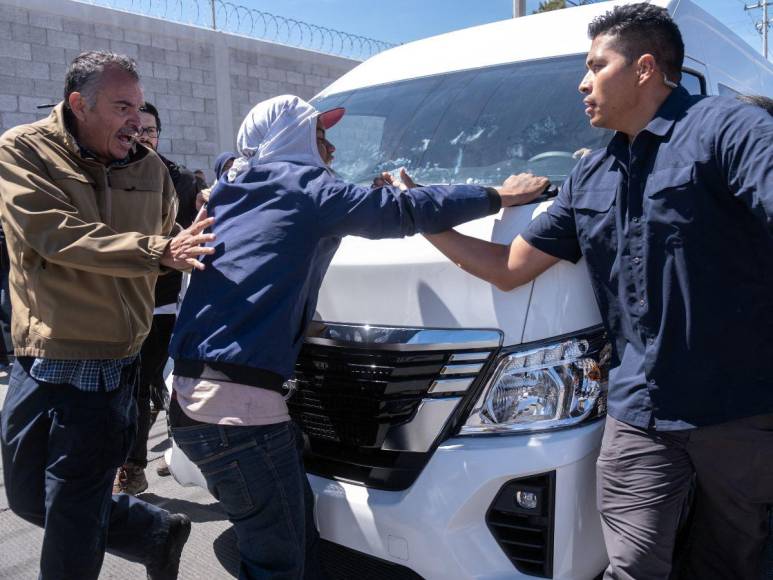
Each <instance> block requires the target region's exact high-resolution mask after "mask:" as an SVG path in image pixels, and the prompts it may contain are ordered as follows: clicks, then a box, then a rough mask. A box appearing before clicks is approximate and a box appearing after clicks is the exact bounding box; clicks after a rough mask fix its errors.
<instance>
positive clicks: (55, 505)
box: [0, 357, 169, 580]
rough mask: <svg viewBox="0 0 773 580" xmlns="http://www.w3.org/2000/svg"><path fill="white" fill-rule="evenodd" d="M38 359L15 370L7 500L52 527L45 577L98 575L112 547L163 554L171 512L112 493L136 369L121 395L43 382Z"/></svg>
mask: <svg viewBox="0 0 773 580" xmlns="http://www.w3.org/2000/svg"><path fill="white" fill-rule="evenodd" d="M32 360H33V359H31V358H26V357H25V358H19V359H17V364H15V365H14V366H13V371H12V372H11V376H10V380H9V385H8V393H7V396H6V398H5V404H4V405H3V409H2V415H1V416H0V442H1V444H2V458H3V472H4V476H5V491H6V494H7V496H8V505H9V507H10V508H11V510H13V512H14V513H15V514H17V515H18V516H20V517H22V518H24V519H25V520H27V521H29V522H31V523H33V524H35V525H37V526H41V527H43V528H44V530H45V531H44V534H43V546H42V549H41V555H40V578H41V579H43V580H48V579H54V578H56V579H58V578H61V579H68V580H72V579H73V578H77V579H78V580H90V579H95V580H96V578H98V576H99V570H100V568H101V567H102V560H103V559H104V553H105V550H106V549H107V551H109V552H110V553H112V554H116V555H118V556H121V557H123V558H126V559H127V560H131V561H132V562H140V563H143V564H147V563H148V562H149V561H150V559H155V558H158V557H159V555H160V553H161V550H162V549H163V544H164V542H165V541H166V537H167V534H168V531H169V514H168V512H166V511H165V510H162V509H160V508H157V507H155V506H153V505H150V504H147V503H145V502H143V501H140V500H138V499H136V498H134V497H131V496H129V495H125V494H118V495H111V490H112V485H113V478H114V476H115V470H116V468H117V467H118V466H120V465H121V464H122V463H123V461H124V459H125V457H126V453H127V451H128V450H129V447H130V446H131V443H132V440H133V439H134V431H135V427H134V420H135V406H134V404H133V401H132V387H133V381H132V379H133V376H134V373H133V371H132V369H128V370H126V371H125V372H124V376H123V377H122V385H121V386H120V387H119V388H118V389H116V390H115V391H111V392H109V393H105V392H96V393H91V392H84V391H81V390H78V389H76V388H75V387H73V386H72V385H66V384H51V383H44V382H40V381H37V380H36V379H34V378H32V377H31V376H30V375H29V369H30V366H31V365H32Z"/></svg>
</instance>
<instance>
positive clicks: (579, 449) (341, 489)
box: [309, 421, 606, 580]
mask: <svg viewBox="0 0 773 580" xmlns="http://www.w3.org/2000/svg"><path fill="white" fill-rule="evenodd" d="M602 432H603V421H596V422H593V423H591V424H588V425H584V426H582V427H576V428H573V429H566V430H563V431H555V432H548V433H538V434H518V435H506V436H478V437H456V438H453V439H449V440H448V441H446V442H444V444H443V445H441V446H440V447H439V448H438V449H437V450H436V451H435V453H434V454H433V456H432V458H431V459H430V461H429V463H428V464H427V466H426V467H425V468H424V470H423V472H422V473H421V475H420V476H419V478H418V479H417V480H416V482H415V483H414V484H413V485H412V486H411V487H410V488H408V489H406V490H404V491H397V492H395V491H384V490H378V489H370V488H366V487H363V486H361V485H357V484H353V483H347V482H344V481H334V480H331V479H327V478H323V477H318V476H315V475H309V480H310V482H311V487H312V489H313V491H314V495H315V498H316V516H317V525H318V527H319V530H320V535H321V536H322V538H323V539H325V540H328V541H330V542H333V543H335V544H338V545H340V546H343V547H345V548H348V549H350V550H354V551H356V552H360V553H362V554H365V555H367V556H371V557H375V558H378V559H380V560H383V561H385V563H386V562H391V563H393V564H394V565H398V566H402V567H407V568H409V569H411V570H413V571H414V572H416V573H417V574H419V575H420V576H422V577H423V578H426V579H428V580H433V579H441V578H442V579H443V580H451V579H470V578H478V579H490V580H493V579H504V578H533V577H534V576H530V575H528V574H525V573H523V572H520V571H519V570H518V569H517V568H516V566H515V565H514V564H513V563H512V562H511V561H510V559H509V558H508V556H507V555H506V554H505V552H504V551H503V549H502V548H501V547H500V545H499V544H498V543H497V540H496V539H495V537H494V535H493V534H492V532H491V531H490V530H489V527H488V525H487V523H486V514H487V512H488V510H489V508H490V507H491V504H492V502H493V501H494V498H495V497H496V496H497V494H498V493H499V492H500V490H501V489H502V487H503V486H505V484H506V483H507V482H509V481H511V480H513V479H520V478H524V477H528V476H531V475H539V474H544V473H550V472H555V505H554V510H553V514H554V515H553V517H554V521H553V526H552V530H553V551H552V570H553V574H552V577H553V578H571V579H586V578H587V579H590V578H594V577H595V576H596V575H597V574H598V573H599V572H600V571H602V570H603V568H604V566H605V564H606V553H605V550H604V544H603V540H602V536H601V527H600V522H599V516H598V512H597V510H596V492H595V481H596V476H595V464H596V457H597V455H598V449H599V446H600V443H601V435H602Z"/></svg>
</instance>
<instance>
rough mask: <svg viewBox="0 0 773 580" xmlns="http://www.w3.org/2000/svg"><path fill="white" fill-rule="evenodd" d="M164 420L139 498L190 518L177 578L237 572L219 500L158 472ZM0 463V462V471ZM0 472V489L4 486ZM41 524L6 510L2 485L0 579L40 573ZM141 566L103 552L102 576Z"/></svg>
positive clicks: (124, 578) (128, 574)
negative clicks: (144, 485)
mask: <svg viewBox="0 0 773 580" xmlns="http://www.w3.org/2000/svg"><path fill="white" fill-rule="evenodd" d="M6 383H7V377H0V407H1V406H2V401H3V399H4V398H5V391H6ZM167 445H168V441H167V438H166V421H165V419H164V417H163V415H162V416H160V417H159V418H158V420H157V421H156V424H155V425H154V426H153V430H152V431H151V433H150V441H149V442H148V448H149V450H150V452H149V459H150V465H149V469H148V470H147V472H146V473H147V476H148V482H149V484H150V485H149V486H148V491H147V492H146V493H143V494H141V496H140V497H142V499H144V500H146V501H149V502H151V503H154V504H156V505H159V506H163V507H164V508H166V509H168V510H170V511H172V512H184V513H186V514H188V515H189V516H190V518H191V520H193V530H192V532H191V537H190V539H189V540H188V543H187V544H186V545H185V550H184V551H183V557H182V563H181V565H180V576H179V577H180V579H181V580H199V579H202V580H219V579H221V578H224V579H227V578H236V577H237V576H238V562H239V557H238V553H237V550H236V535H235V534H234V532H233V530H232V529H231V524H230V523H229V522H228V520H227V519H226V517H225V515H224V514H223V512H222V511H221V510H220V508H219V504H218V503H217V502H216V501H215V500H214V498H213V497H212V496H211V495H209V494H208V493H207V492H206V491H205V490H203V489H200V488H197V487H181V486H180V485H178V484H177V482H176V481H174V479H173V478H171V477H159V476H158V475H156V470H155V466H156V465H157V464H158V460H159V459H160V457H161V455H162V453H163V451H164V450H165V449H166V448H167ZM1 474H2V467H0V475H1ZM2 487H3V485H2V477H0V488H2ZM42 538H43V532H42V530H41V529H39V528H37V527H35V526H33V525H31V524H28V523H26V522H24V521H23V520H21V519H20V518H18V517H16V516H15V515H14V514H13V513H11V511H10V510H9V509H8V501H7V500H6V497H5V490H4V489H3V491H2V493H0V579H3V580H5V579H8V580H33V579H35V578H37V574H38V558H39V556H40V543H41V541H42ZM140 578H145V568H144V566H141V565H139V564H132V563H129V562H126V561H125V560H122V559H120V558H117V557H115V556H111V555H109V554H108V555H107V556H106V557H105V563H104V566H103V567H102V574H101V575H100V580H108V579H110V580H138V579H140Z"/></svg>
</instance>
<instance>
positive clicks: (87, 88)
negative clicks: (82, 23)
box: [64, 50, 140, 108]
mask: <svg viewBox="0 0 773 580" xmlns="http://www.w3.org/2000/svg"><path fill="white" fill-rule="evenodd" d="M106 69H111V70H120V71H123V72H125V73H126V74H128V75H129V76H130V77H131V78H133V79H134V80H135V81H139V80H140V75H139V73H138V72H137V63H136V62H134V59H131V58H129V57H128V56H124V55H122V54H116V53H114V52H107V51H104V50H89V51H86V52H82V53H80V54H79V55H78V56H76V57H75V58H74V59H73V61H72V62H71V63H70V67H69V68H68V69H67V74H66V75H65V77H64V104H65V106H66V107H68V108H69V99H70V95H71V94H72V93H81V94H82V95H83V97H84V98H85V99H86V102H87V103H88V104H89V106H90V107H93V106H94V105H95V104H96V102H97V91H98V89H99V81H100V80H101V78H102V74H103V73H104V72H105V70H106Z"/></svg>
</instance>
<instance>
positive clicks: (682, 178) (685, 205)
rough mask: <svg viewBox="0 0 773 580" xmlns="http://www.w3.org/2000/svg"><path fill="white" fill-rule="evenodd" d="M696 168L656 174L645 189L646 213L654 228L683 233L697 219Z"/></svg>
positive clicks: (678, 168)
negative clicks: (667, 228) (658, 227)
mask: <svg viewBox="0 0 773 580" xmlns="http://www.w3.org/2000/svg"><path fill="white" fill-rule="evenodd" d="M692 180H693V166H692V165H687V166H683V167H671V168H668V169H661V170H659V171H654V172H653V173H651V174H650V176H649V177H648V178H647V183H646V184H645V186H644V204H645V212H646V214H647V216H648V221H649V223H650V226H657V225H658V224H660V225H663V226H668V227H669V229H670V230H672V231H673V230H674V229H677V230H681V229H683V228H684V226H687V225H689V224H690V223H691V222H692V221H693V219H694V203H695V200H694V196H693V194H694V190H693V188H692V187H691V183H692Z"/></svg>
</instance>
